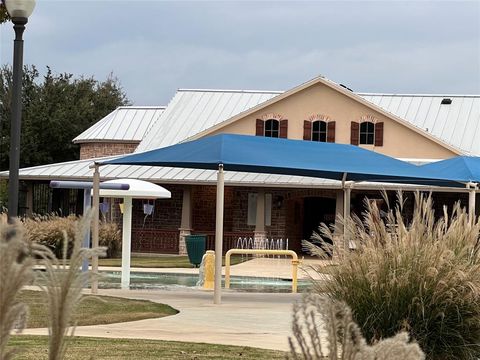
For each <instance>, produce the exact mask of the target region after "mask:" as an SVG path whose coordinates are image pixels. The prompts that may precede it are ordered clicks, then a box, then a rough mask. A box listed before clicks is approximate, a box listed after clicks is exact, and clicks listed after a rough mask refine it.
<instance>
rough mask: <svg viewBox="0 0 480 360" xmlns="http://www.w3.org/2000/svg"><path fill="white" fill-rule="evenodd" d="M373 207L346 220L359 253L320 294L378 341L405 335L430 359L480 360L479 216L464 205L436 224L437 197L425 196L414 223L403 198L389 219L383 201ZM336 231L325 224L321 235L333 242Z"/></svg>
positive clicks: (334, 272) (345, 258)
mask: <svg viewBox="0 0 480 360" xmlns="http://www.w3.org/2000/svg"><path fill="white" fill-rule="evenodd" d="M365 206H366V211H365V213H364V214H363V219H362V220H361V219H360V218H353V219H351V220H349V221H347V222H346V227H347V231H348V234H349V237H350V239H351V240H352V241H354V242H355V245H356V247H357V249H356V250H355V251H353V252H350V253H343V254H342V257H341V258H342V260H341V261H340V263H339V265H338V266H335V267H332V269H331V271H330V272H329V275H328V276H327V277H325V278H324V279H323V281H322V282H319V283H318V284H317V287H316V291H317V292H319V293H322V294H326V295H328V296H329V297H330V298H331V299H333V300H337V301H344V302H345V303H346V304H347V305H348V306H349V307H350V308H351V309H352V312H353V319H354V320H355V321H356V322H357V323H358V324H359V326H360V329H361V330H362V333H363V334H364V336H365V337H366V339H367V342H368V343H370V344H372V343H375V342H376V341H378V340H380V339H384V338H387V337H390V336H393V335H395V334H396V333H397V332H399V331H402V330H405V331H408V333H409V334H410V335H411V336H412V337H413V338H414V339H415V340H417V341H418V343H419V345H420V346H421V348H422V349H423V351H424V352H425V354H426V356H427V358H428V359H436V360H437V359H442V360H443V359H477V358H478V357H479V356H480V244H479V234H480V223H479V222H478V219H477V220H475V222H474V223H473V222H471V221H470V219H469V216H468V214H467V213H466V212H465V210H464V209H462V208H461V207H460V206H459V205H458V204H457V205H456V206H455V207H454V208H453V210H452V211H451V212H450V213H448V212H447V210H446V209H444V213H443V214H442V215H443V217H442V218H441V219H439V220H436V219H435V216H434V215H435V214H434V211H433V207H432V199H431V197H425V196H421V195H419V194H416V196H415V207H414V212H413V217H412V218H411V219H410V221H406V220H405V218H404V216H403V198H402V195H401V194H399V196H398V201H397V204H396V206H395V207H393V208H390V210H389V211H388V212H387V213H386V214H381V213H380V211H379V209H378V207H377V206H376V204H375V203H370V202H366V203H365ZM336 230H337V231H338V230H339V229H336ZM334 233H335V230H331V229H328V228H327V227H326V226H324V225H323V226H322V227H321V229H320V233H319V234H317V235H316V236H315V238H316V239H317V240H319V239H322V238H325V237H327V238H330V239H333V234H334ZM309 248H310V250H311V251H312V252H314V253H317V254H319V253H321V252H322V251H321V249H320V248H316V247H315V246H312V245H309Z"/></svg>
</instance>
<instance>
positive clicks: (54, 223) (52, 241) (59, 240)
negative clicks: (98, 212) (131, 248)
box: [24, 214, 122, 258]
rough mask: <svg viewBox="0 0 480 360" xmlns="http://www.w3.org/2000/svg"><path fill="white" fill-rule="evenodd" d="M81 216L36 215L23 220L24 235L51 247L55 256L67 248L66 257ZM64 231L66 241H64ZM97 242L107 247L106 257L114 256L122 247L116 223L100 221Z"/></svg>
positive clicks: (32, 240) (30, 239)
mask: <svg viewBox="0 0 480 360" xmlns="http://www.w3.org/2000/svg"><path fill="white" fill-rule="evenodd" d="M81 220H82V218H81V217H77V216H75V215H70V216H67V217H60V216H57V215H55V214H49V215H41V216H40V215H37V216H35V217H34V218H31V219H29V218H27V219H25V220H24V226H25V236H26V239H27V241H29V242H36V243H39V244H42V245H45V246H47V247H48V248H49V249H51V250H52V251H53V252H54V254H55V256H56V257H57V258H62V257H63V255H64V250H65V248H64V247H66V249H67V257H70V256H71V252H72V248H73V244H72V241H73V239H74V238H75V227H76V225H75V224H76V223H78V222H79V221H81ZM65 233H66V236H67V238H68V239H69V241H68V242H65ZM99 244H100V246H102V247H106V248H107V257H116V256H117V255H118V254H119V252H120V250H121V247H122V236H121V232H120V230H119V228H118V225H117V224H116V223H112V222H104V221H102V222H100V224H99Z"/></svg>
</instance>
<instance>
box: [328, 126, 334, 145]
mask: <svg viewBox="0 0 480 360" xmlns="http://www.w3.org/2000/svg"><path fill="white" fill-rule="evenodd" d="M327 142H330V143H334V142H335V121H329V122H328V123H327Z"/></svg>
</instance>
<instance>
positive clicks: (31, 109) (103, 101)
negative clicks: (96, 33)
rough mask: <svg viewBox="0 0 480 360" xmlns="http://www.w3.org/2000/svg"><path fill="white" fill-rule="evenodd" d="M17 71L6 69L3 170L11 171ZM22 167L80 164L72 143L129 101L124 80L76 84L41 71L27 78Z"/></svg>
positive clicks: (1, 101) (0, 93) (1, 111)
mask: <svg viewBox="0 0 480 360" xmlns="http://www.w3.org/2000/svg"><path fill="white" fill-rule="evenodd" d="M11 90H12V69H11V67H9V66H3V67H2V68H0V121H1V123H0V169H2V170H5V169H8V161H9V160H8V151H9V143H10V114H11ZM22 101H23V113H22V135H21V154H20V162H21V164H20V165H21V167H28V166H35V165H42V164H50V163H55V162H62V161H69V160H75V159H78V157H79V147H78V145H75V144H73V143H72V139H73V138H74V137H76V136H77V135H78V134H80V133H81V132H82V131H84V130H86V129H87V128H89V127H90V126H92V125H93V124H94V123H95V122H97V121H98V120H99V119H101V118H102V117H104V116H105V115H107V114H108V113H110V112H111V111H112V110H114V109H115V108H117V107H118V106H121V105H128V104H129V101H128V99H127V97H126V95H125V93H124V91H123V89H122V87H121V86H120V84H119V82H118V80H117V79H116V78H115V77H113V76H112V75H110V76H109V77H108V78H107V79H106V80H105V81H98V80H95V79H94V78H93V77H89V78H87V77H79V78H75V77H74V76H73V75H72V74H68V73H63V74H55V73H53V72H52V70H51V69H50V68H49V67H47V69H46V73H45V75H44V76H41V75H40V74H39V72H38V70H37V69H36V68H35V66H25V68H24V75H23V99H22Z"/></svg>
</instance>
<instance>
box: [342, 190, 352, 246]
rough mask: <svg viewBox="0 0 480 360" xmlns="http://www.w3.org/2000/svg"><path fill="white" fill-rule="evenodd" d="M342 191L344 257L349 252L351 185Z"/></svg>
mask: <svg viewBox="0 0 480 360" xmlns="http://www.w3.org/2000/svg"><path fill="white" fill-rule="evenodd" d="M343 191H344V195H343V214H344V215H343V221H344V223H343V247H344V248H343V251H344V255H346V254H347V253H348V252H349V251H350V231H349V230H348V226H349V224H350V200H351V192H352V188H351V184H347V185H346V186H345V188H344V190H343Z"/></svg>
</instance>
